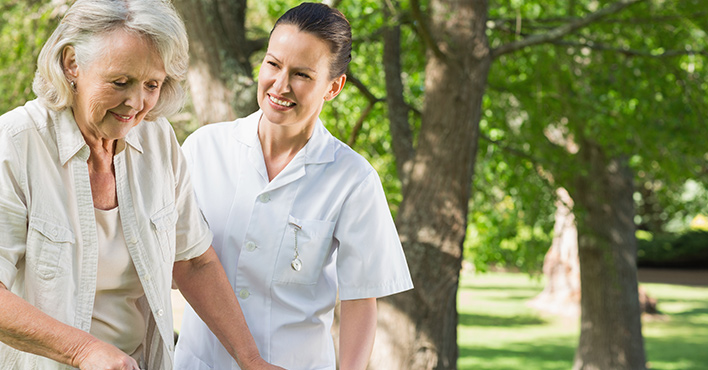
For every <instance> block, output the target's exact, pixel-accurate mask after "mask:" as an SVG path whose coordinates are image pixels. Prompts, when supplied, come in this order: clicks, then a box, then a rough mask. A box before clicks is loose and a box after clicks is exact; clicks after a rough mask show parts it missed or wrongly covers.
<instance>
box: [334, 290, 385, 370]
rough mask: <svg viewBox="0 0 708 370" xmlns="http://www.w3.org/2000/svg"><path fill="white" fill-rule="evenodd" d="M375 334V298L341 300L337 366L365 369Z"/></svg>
mask: <svg viewBox="0 0 708 370" xmlns="http://www.w3.org/2000/svg"><path fill="white" fill-rule="evenodd" d="M375 336H376V298H367V299H357V300H348V301H342V305H341V315H340V323H339V368H340V369H341V370H358V369H362V370H363V369H366V366H367V364H368V363H369V358H370V357H371V351H372V349H373V347H374V338H375Z"/></svg>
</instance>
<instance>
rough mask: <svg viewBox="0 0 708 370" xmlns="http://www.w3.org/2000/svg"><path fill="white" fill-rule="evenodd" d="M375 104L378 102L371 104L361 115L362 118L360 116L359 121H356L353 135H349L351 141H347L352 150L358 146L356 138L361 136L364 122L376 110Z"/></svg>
mask: <svg viewBox="0 0 708 370" xmlns="http://www.w3.org/2000/svg"><path fill="white" fill-rule="evenodd" d="M374 104H376V102H369V105H367V106H366V108H364V111H363V112H362V113H361V116H359V119H358V120H357V121H356V124H355V125H354V128H353V129H352V133H351V135H349V140H347V145H349V147H350V148H353V147H354V144H356V137H357V136H359V131H361V126H363V125H364V120H365V119H366V117H367V116H368V115H369V113H371V110H372V109H374Z"/></svg>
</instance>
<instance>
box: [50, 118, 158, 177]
mask: <svg viewBox="0 0 708 370" xmlns="http://www.w3.org/2000/svg"><path fill="white" fill-rule="evenodd" d="M50 114H51V115H52V119H53V121H54V122H56V135H57V147H58V149H59V159H60V160H61V164H62V166H63V165H65V164H66V162H68V161H69V159H71V158H72V157H74V156H75V155H79V156H80V158H81V159H82V160H88V155H89V149H88V145H86V141H85V140H84V136H83V135H82V134H81V130H79V126H78V124H77V123H76V120H75V119H74V113H73V111H72V110H71V108H67V109H64V110H62V111H60V112H56V111H51V113H50ZM141 124H145V122H141ZM126 144H128V145H130V146H132V147H133V148H135V149H136V150H137V151H138V152H140V153H142V152H143V148H142V145H141V144H140V137H139V136H138V134H137V132H136V130H132V129H131V130H130V131H129V132H128V135H126V137H125V139H122V140H119V141H118V144H117V145H116V153H115V154H118V153H119V152H120V151H122V150H123V148H125V146H126ZM84 148H86V149H84Z"/></svg>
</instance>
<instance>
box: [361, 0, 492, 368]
mask: <svg viewBox="0 0 708 370" xmlns="http://www.w3.org/2000/svg"><path fill="white" fill-rule="evenodd" d="M428 13H429V14H430V15H431V24H430V27H429V29H430V30H431V34H430V35H429V36H430V37H431V38H432V40H435V41H432V42H430V44H429V45H428V46H429V49H428V51H427V66H426V71H425V73H426V82H425V105H424V108H423V113H422V123H421V130H420V134H419V139H418V147H417V149H416V154H415V157H414V159H413V165H412V167H411V168H412V169H411V172H410V175H409V180H408V184H407V185H406V186H405V187H404V190H403V196H404V197H403V202H402V203H401V205H400V208H399V212H398V216H397V218H396V223H397V225H398V227H399V234H400V236H401V241H402V242H403V246H404V249H405V250H406V256H407V258H408V264H409V267H410V269H411V274H412V276H413V282H414V284H415V290H413V291H411V292H406V293H403V294H397V295H394V296H392V297H389V298H386V299H381V300H380V301H379V302H380V303H379V330H378V332H377V337H376V348H377V349H376V350H375V353H374V355H373V356H372V361H371V364H370V365H371V368H372V369H386V370H390V369H455V368H456V367H457V366H456V365H457V357H458V348H457V323H458V317H457V287H458V281H459V273H460V267H461V262H462V243H463V241H464V237H465V230H466V227H467V212H468V202H469V199H470V189H471V181H472V176H473V164H474V162H475V156H476V152H477V141H478V136H479V120H480V117H481V105H482V97H483V95H484V91H485V88H486V83H487V75H488V72H489V66H490V62H491V58H490V53H489V46H488V44H487V38H486V34H485V27H486V15H487V1H481V0H480V1H469V0H468V1H442V0H433V1H431V2H430V5H429V9H428Z"/></svg>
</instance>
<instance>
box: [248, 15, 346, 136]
mask: <svg viewBox="0 0 708 370" xmlns="http://www.w3.org/2000/svg"><path fill="white" fill-rule="evenodd" d="M331 58H332V53H331V52H330V49H329V45H328V44H327V42H325V41H323V40H321V39H319V38H318V37H317V36H314V35H313V34H310V33H307V32H303V31H300V30H299V29H298V28H297V27H296V26H293V25H290V24H282V25H279V26H277V27H276V28H275V30H273V33H272V34H271V37H270V41H269V43H268V51H267V52H266V56H265V58H264V59H263V64H262V65H261V69H260V72H259V73H258V105H259V106H260V108H261V109H262V110H263V115H264V117H265V119H267V120H268V121H269V122H271V123H274V124H278V125H293V124H295V125H300V124H304V125H305V126H308V125H310V124H314V122H316V121H317V117H318V116H319V114H320V112H321V111H322V106H323V104H324V102H325V100H330V99H332V98H334V97H335V96H336V95H337V93H338V92H339V90H340V88H341V87H340V86H339V84H343V82H344V81H343V80H342V79H341V78H340V77H337V78H335V79H334V80H333V79H332V78H331V77H330V61H331Z"/></svg>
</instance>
